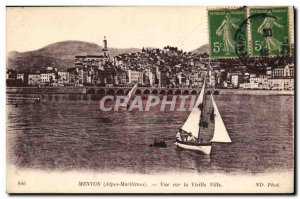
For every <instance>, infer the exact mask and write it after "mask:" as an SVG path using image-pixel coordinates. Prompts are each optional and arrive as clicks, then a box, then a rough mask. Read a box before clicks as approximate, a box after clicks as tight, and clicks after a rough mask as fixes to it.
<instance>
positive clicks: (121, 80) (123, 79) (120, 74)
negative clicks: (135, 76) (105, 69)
mask: <svg viewBox="0 0 300 199" xmlns="http://www.w3.org/2000/svg"><path fill="white" fill-rule="evenodd" d="M114 83H115V84H117V85H125V84H126V83H127V73H126V71H122V70H118V71H117V72H116V74H115V75H114Z"/></svg>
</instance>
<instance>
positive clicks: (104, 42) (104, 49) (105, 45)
mask: <svg viewBox="0 0 300 199" xmlns="http://www.w3.org/2000/svg"><path fill="white" fill-rule="evenodd" d="M102 52H103V55H104V57H107V56H108V48H107V40H106V36H104V39H103V49H102Z"/></svg>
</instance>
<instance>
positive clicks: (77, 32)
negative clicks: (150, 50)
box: [6, 7, 209, 52]
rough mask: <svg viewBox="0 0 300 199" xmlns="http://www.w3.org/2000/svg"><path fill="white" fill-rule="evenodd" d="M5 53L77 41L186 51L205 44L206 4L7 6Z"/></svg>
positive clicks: (206, 27)
mask: <svg viewBox="0 0 300 199" xmlns="http://www.w3.org/2000/svg"><path fill="white" fill-rule="evenodd" d="M6 11H7V15H6V16H7V17H6V20H7V21H6V26H7V28H6V31H7V32H6V33H7V44H6V47H7V49H6V50H7V52H9V51H14V50H16V51H19V52H24V51H30V50H36V49H39V48H42V47H44V46H46V45H48V44H51V43H55V42H59V41H65V40H80V41H87V42H93V43H97V44H98V45H101V46H103V44H102V41H103V37H104V36H106V37H107V40H108V47H114V48H131V47H134V48H142V47H143V46H145V47H158V48H163V47H164V46H166V45H170V46H176V47H178V48H179V49H183V50H184V51H191V50H194V49H196V48H198V47H200V46H201V45H203V44H208V43H209V41H208V19H207V10H206V7H24V8H18V7H8V8H7V10H6Z"/></svg>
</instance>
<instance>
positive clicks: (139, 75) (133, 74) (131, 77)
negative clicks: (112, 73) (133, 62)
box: [128, 70, 144, 84]
mask: <svg viewBox="0 0 300 199" xmlns="http://www.w3.org/2000/svg"><path fill="white" fill-rule="evenodd" d="M128 82H129V83H140V84H143V82H144V81H143V72H141V71H134V70H128Z"/></svg>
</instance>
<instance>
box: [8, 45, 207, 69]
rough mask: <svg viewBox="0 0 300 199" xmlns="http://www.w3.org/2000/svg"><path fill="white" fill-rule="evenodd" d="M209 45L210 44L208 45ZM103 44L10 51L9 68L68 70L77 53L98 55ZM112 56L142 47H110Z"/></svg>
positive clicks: (200, 49)
mask: <svg viewBox="0 0 300 199" xmlns="http://www.w3.org/2000/svg"><path fill="white" fill-rule="evenodd" d="M207 46H208V45H207ZM102 49H103V47H102V46H99V45H98V44H96V43H92V42H85V41H79V40H66V41H59V42H55V43H52V44H49V45H46V46H44V47H42V48H39V49H37V50H32V51H26V52H18V51H10V52H8V54H7V69H14V70H17V71H24V70H32V69H36V70H39V69H44V68H45V67H47V66H53V67H57V68H58V70H66V69H67V68H70V67H74V65H75V60H74V58H75V56H76V55H98V54H100V53H102ZM205 49H206V47H203V46H201V47H199V48H197V49H195V50H193V51H191V52H194V53H203V51H205ZM108 50H109V54H110V56H111V57H114V56H116V55H119V54H123V53H135V52H140V51H141V50H142V49H140V48H108Z"/></svg>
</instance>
